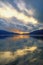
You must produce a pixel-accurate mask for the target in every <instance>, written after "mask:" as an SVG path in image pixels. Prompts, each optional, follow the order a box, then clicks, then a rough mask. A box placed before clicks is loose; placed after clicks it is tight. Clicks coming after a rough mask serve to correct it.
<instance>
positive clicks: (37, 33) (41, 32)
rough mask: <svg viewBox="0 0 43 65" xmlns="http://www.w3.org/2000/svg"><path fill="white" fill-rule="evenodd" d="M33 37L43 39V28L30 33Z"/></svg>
mask: <svg viewBox="0 0 43 65" xmlns="http://www.w3.org/2000/svg"><path fill="white" fill-rule="evenodd" d="M29 35H30V36H31V37H34V38H37V39H43V29H41V30H36V31H33V32H31V33H29Z"/></svg>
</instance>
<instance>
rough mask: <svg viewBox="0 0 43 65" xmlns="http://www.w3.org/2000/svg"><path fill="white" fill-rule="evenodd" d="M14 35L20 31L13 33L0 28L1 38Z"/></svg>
mask: <svg viewBox="0 0 43 65" xmlns="http://www.w3.org/2000/svg"><path fill="white" fill-rule="evenodd" d="M14 35H18V33H13V32H9V31H5V30H0V39H5V38H7V37H12V36H14Z"/></svg>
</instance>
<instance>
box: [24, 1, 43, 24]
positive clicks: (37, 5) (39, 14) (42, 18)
mask: <svg viewBox="0 0 43 65" xmlns="http://www.w3.org/2000/svg"><path fill="white" fill-rule="evenodd" d="M24 1H25V3H26V7H27V9H28V8H29V5H31V6H32V7H33V8H34V9H35V11H36V13H35V16H34V17H35V18H36V19H37V20H38V21H39V22H42V23H43V0H24Z"/></svg>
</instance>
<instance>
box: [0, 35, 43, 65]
mask: <svg viewBox="0 0 43 65" xmlns="http://www.w3.org/2000/svg"><path fill="white" fill-rule="evenodd" d="M42 50H43V40H40V39H35V38H31V37H30V36H27V35H16V36H13V37H10V38H9V37H8V38H6V39H0V65H6V64H7V65H27V64H28V65H32V63H33V64H35V65H36V64H38V63H39V62H40V63H42V61H43V59H42V58H43V56H42V55H43V52H42ZM39 56H40V57H39Z"/></svg>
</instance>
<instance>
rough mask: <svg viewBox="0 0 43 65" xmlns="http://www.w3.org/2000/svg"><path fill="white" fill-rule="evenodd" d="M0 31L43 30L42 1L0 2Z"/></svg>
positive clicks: (19, 0)
mask: <svg viewBox="0 0 43 65" xmlns="http://www.w3.org/2000/svg"><path fill="white" fill-rule="evenodd" d="M0 29H5V30H11V29H20V30H22V31H29V32H30V31H33V30H36V29H43V0H0Z"/></svg>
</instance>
